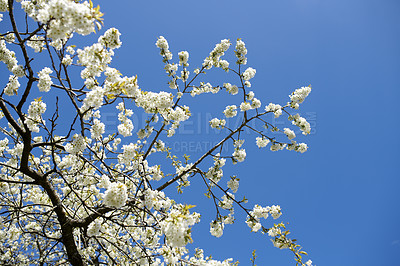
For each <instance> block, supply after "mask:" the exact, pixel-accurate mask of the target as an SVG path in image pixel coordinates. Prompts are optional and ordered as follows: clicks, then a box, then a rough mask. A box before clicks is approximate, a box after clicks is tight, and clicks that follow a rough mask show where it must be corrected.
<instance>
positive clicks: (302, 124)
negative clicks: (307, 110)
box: [289, 114, 311, 135]
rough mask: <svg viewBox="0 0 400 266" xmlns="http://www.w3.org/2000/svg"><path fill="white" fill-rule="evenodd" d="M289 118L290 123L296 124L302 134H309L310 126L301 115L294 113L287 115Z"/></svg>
mask: <svg viewBox="0 0 400 266" xmlns="http://www.w3.org/2000/svg"><path fill="white" fill-rule="evenodd" d="M289 120H292V124H293V125H296V126H298V127H299V128H300V130H301V131H303V135H307V134H310V132H311V126H310V123H308V122H307V120H306V119H305V118H304V117H301V116H300V115H299V114H295V115H293V116H290V117H289Z"/></svg>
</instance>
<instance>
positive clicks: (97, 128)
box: [90, 119, 105, 139]
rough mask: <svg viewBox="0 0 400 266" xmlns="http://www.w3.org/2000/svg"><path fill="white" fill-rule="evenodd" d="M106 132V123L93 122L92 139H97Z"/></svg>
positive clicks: (96, 120)
mask: <svg viewBox="0 0 400 266" xmlns="http://www.w3.org/2000/svg"><path fill="white" fill-rule="evenodd" d="M104 132H105V125H104V123H102V122H100V120H98V119H95V120H94V121H93V125H92V128H91V129H90V133H91V134H92V136H91V137H92V139H97V138H99V137H101V135H102V134H104Z"/></svg>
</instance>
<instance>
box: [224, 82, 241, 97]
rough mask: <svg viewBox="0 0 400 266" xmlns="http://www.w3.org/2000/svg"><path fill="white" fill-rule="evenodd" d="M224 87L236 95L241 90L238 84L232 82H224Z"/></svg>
mask: <svg viewBox="0 0 400 266" xmlns="http://www.w3.org/2000/svg"><path fill="white" fill-rule="evenodd" d="M224 88H225V89H226V91H227V92H229V93H230V94H232V95H236V94H237V93H238V92H239V88H238V86H236V85H232V84H230V83H224Z"/></svg>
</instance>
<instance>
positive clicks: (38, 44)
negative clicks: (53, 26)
mask: <svg viewBox="0 0 400 266" xmlns="http://www.w3.org/2000/svg"><path fill="white" fill-rule="evenodd" d="M26 45H28V46H29V47H31V48H32V49H34V50H35V53H40V52H41V51H43V50H44V49H46V48H45V47H44V45H45V42H44V37H43V36H38V35H33V36H32V37H31V38H29V40H28V41H27V42H26Z"/></svg>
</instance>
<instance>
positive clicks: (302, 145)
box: [295, 143, 308, 153]
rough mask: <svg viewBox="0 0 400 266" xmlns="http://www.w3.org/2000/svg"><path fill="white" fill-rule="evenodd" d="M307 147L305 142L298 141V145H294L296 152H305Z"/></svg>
mask: <svg viewBox="0 0 400 266" xmlns="http://www.w3.org/2000/svg"><path fill="white" fill-rule="evenodd" d="M307 149H308V146H307V144H305V143H300V144H299V145H298V146H296V148H295V150H296V151H297V152H301V153H303V152H306V151H307Z"/></svg>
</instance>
